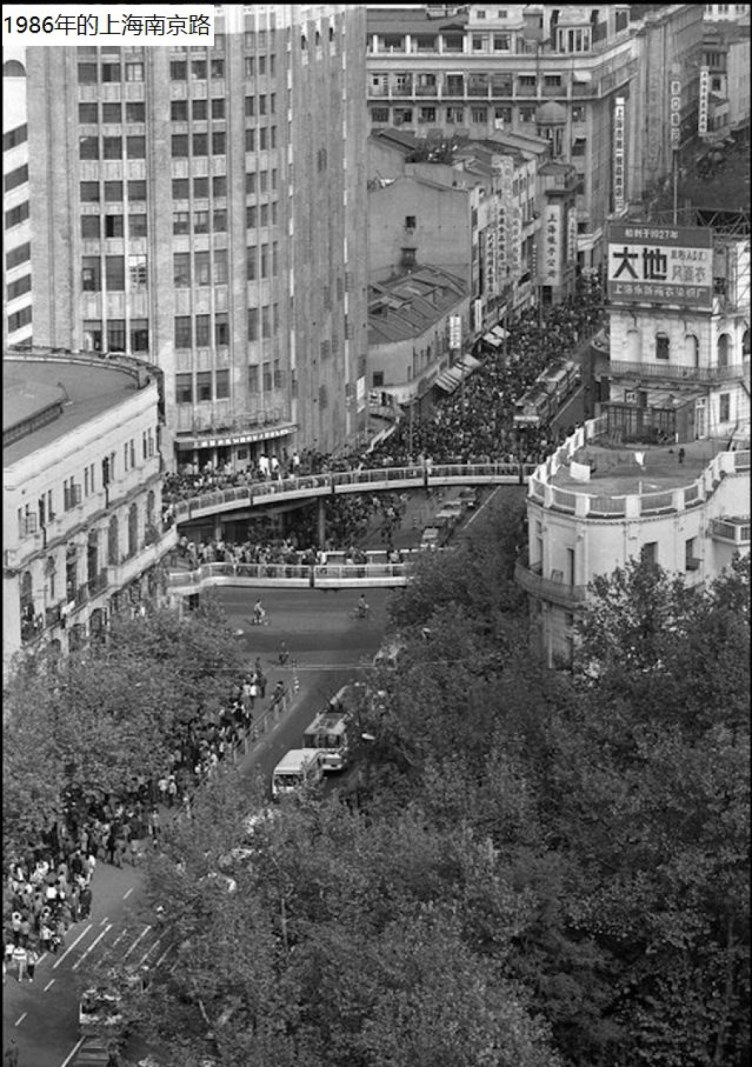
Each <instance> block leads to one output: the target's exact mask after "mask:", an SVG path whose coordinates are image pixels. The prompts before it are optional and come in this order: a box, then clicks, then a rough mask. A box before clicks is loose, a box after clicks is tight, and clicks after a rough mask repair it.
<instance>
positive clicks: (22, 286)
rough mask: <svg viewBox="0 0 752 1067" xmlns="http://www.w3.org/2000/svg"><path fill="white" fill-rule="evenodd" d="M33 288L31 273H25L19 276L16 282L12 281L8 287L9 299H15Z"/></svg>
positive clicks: (7, 296)
mask: <svg viewBox="0 0 752 1067" xmlns="http://www.w3.org/2000/svg"><path fill="white" fill-rule="evenodd" d="M30 289H31V275H30V274H24V276H23V278H18V279H17V280H16V281H15V282H11V283H10V285H9V286H8V289H7V295H6V299H7V300H15V299H16V297H17V296H23V294H24V293H28V292H29V290H30Z"/></svg>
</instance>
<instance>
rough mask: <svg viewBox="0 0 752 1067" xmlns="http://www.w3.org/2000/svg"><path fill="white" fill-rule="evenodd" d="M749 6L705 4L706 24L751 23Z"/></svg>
mask: <svg viewBox="0 0 752 1067" xmlns="http://www.w3.org/2000/svg"><path fill="white" fill-rule="evenodd" d="M749 13H750V12H749V4H705V14H704V17H705V21H706V22H740V23H744V22H746V23H749Z"/></svg>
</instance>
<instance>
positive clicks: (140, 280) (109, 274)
mask: <svg viewBox="0 0 752 1067" xmlns="http://www.w3.org/2000/svg"><path fill="white" fill-rule="evenodd" d="M104 265H105V275H104V276H105V281H106V285H107V290H108V292H123V291H124V290H125V256H104ZM147 284H148V273H147V258H146V255H145V254H143V255H130V256H128V288H129V290H130V291H131V292H143V291H144V290H145V289H146V287H147ZM81 288H82V289H83V290H84V292H88V293H98V292H99V291H100V290H101V288H102V256H84V257H83V259H82V261H81Z"/></svg>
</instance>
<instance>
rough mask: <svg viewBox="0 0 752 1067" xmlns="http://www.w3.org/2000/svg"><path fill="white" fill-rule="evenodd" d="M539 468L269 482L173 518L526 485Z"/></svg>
mask: <svg viewBox="0 0 752 1067" xmlns="http://www.w3.org/2000/svg"><path fill="white" fill-rule="evenodd" d="M537 466H538V465H537V464H535V463H457V464H455V463H450V464H439V465H435V466H432V467H430V468H427V467H423V466H421V465H415V466H411V467H378V468H375V469H370V470H357V471H335V472H332V473H328V474H306V475H302V476H300V477H296V478H281V479H279V480H271V479H270V480H267V481H259V482H250V483H249V484H247V485H244V486H237V487H235V488H233V489H219V490H216V491H214V492H211V493H204V494H202V495H200V496H195V497H191V498H190V499H188V500H180V501H178V502H177V503H176V504H174V505H173V517H174V519H175V522H176V523H177V524H178V526H179V525H180V524H181V523H186V522H191V521H194V520H196V519H208V518H213V517H215V516H218V515H223V514H227V513H229V512H233V511H241V510H247V509H249V508H259V507H264V506H269V505H275V504H286V503H291V502H295V501H301V502H302V501H305V500H313V499H315V498H317V497H334V496H339V495H340V494H341V493H364V492H369V493H378V492H383V491H399V490H403V489H419V488H421V486H422V487H424V488H435V487H437V486H445V485H524V484H526V483H527V480H528V478H529V477H530V476H531V475H532V474H533V473H534V471H535V469H536V467H537Z"/></svg>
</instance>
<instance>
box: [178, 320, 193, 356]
mask: <svg viewBox="0 0 752 1067" xmlns="http://www.w3.org/2000/svg"><path fill="white" fill-rule="evenodd" d="M192 344H193V330H192V326H191V316H190V315H176V316H175V348H190V347H191V346H192Z"/></svg>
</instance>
